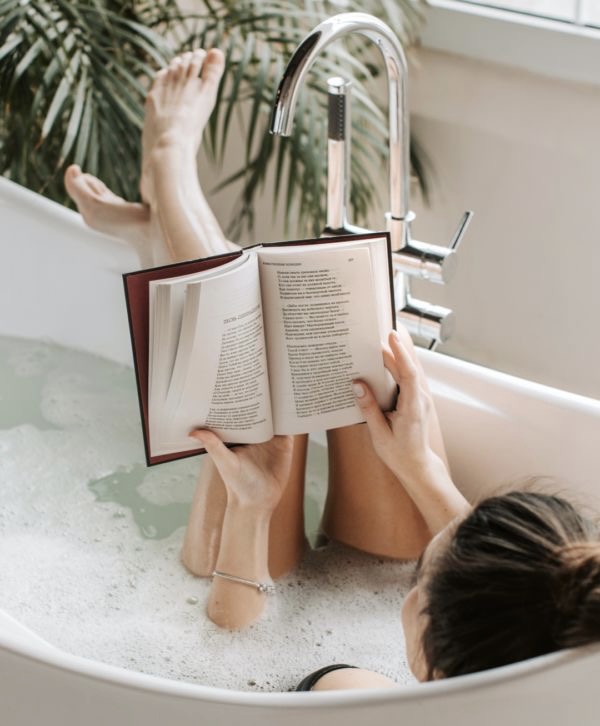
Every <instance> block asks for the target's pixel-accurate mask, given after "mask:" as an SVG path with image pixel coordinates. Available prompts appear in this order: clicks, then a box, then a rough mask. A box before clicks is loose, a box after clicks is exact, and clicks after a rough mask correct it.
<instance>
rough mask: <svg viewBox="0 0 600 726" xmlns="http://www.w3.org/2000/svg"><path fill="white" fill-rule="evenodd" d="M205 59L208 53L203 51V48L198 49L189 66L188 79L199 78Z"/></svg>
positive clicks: (193, 54)
mask: <svg viewBox="0 0 600 726" xmlns="http://www.w3.org/2000/svg"><path fill="white" fill-rule="evenodd" d="M205 58H206V51H205V50H202V48H196V50H195V51H194V52H193V53H192V57H191V59H190V63H189V66H188V78H198V76H199V75H200V69H201V68H202V64H203V63H204V59H205Z"/></svg>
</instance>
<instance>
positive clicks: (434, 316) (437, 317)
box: [397, 295, 455, 350]
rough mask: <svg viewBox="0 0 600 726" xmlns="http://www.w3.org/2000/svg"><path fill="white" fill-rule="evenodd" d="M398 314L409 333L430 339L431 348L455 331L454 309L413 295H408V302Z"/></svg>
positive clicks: (445, 339) (444, 340)
mask: <svg viewBox="0 0 600 726" xmlns="http://www.w3.org/2000/svg"><path fill="white" fill-rule="evenodd" d="M397 315H398V318H399V319H400V320H401V321H402V323H403V324H404V326H405V327H406V328H407V330H408V332H409V333H411V334H412V335H416V336H418V337H420V338H426V339H428V340H429V341H430V345H429V349H430V350H433V348H434V347H436V346H437V344H438V343H445V342H446V341H447V340H448V338H450V337H452V333H453V332H454V319H455V316H454V313H453V312H452V310H450V309H449V308H445V307H442V306H441V305H433V304H432V303H428V302H425V301H424V300H417V299H416V298H414V297H412V295H407V299H406V303H405V305H404V307H403V308H402V309H401V310H398V311H397Z"/></svg>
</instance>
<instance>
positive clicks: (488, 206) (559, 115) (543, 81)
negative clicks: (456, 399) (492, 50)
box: [411, 50, 600, 398]
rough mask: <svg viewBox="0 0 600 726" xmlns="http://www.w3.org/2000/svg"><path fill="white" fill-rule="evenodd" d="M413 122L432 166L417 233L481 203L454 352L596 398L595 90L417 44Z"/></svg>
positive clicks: (599, 329) (599, 254)
mask: <svg viewBox="0 0 600 726" xmlns="http://www.w3.org/2000/svg"><path fill="white" fill-rule="evenodd" d="M411 106H412V109H413V113H414V122H413V129H414V131H415V132H416V133H417V134H418V136H419V139H420V140H421V141H422V143H423V144H424V146H425V147H426V149H427V151H428V153H429V154H430V156H431V158H432V160H433V162H434V164H435V168H436V171H437V183H436V188H435V192H434V194H433V198H432V203H431V208H430V209H424V208H423V207H422V205H415V211H417V213H418V216H417V220H416V223H415V225H414V232H415V236H416V237H418V238H423V239H426V240H428V241H434V240H437V239H440V240H442V241H443V240H445V239H447V238H448V236H449V233H450V232H451V230H452V228H453V226H454V224H455V221H456V220H457V219H458V216H459V214H460V213H461V212H462V211H463V209H465V208H470V209H473V210H475V212H476V217H475V218H474V220H473V223H472V225H471V228H470V229H469V232H468V235H467V237H466V238H465V242H464V246H463V247H462V248H461V250H460V258H461V259H460V267H459V270H458V272H457V274H456V276H455V278H454V280H453V281H452V282H451V283H450V285H449V286H448V287H447V288H445V289H442V288H438V289H432V288H433V286H432V285H422V284H421V285H418V286H415V293H417V292H418V294H419V295H420V296H421V295H422V296H423V297H425V296H427V299H431V300H432V301H434V302H439V303H441V304H443V305H447V306H448V307H451V308H453V309H454V310H455V311H456V314H457V329H456V333H455V336H454V338H453V339H452V340H451V341H449V343H448V344H446V345H445V346H443V348H441V349H442V350H444V351H445V352H448V353H449V354H451V355H455V356H458V357H461V358H466V359H468V360H473V361H477V362H480V363H483V364H484V365H489V366H492V367H494V368H499V369H500V370H503V371H507V372H509V373H515V374H518V375H521V376H524V377H527V378H531V379H534V380H536V381H540V382H542V383H548V384H550V385H554V386H558V387H560V388H565V389H567V390H571V391H575V392H578V393H584V394H587V395H591V396H594V397H597V398H600V317H599V316H600V88H598V87H594V86H585V85H579V84H574V83H568V82H560V81H556V80H552V79H549V78H543V77H541V76H537V75H533V74H528V73H525V72H523V71H517V70H512V69H508V68H504V67H500V66H496V65H492V64H486V63H481V62H479V63H478V62H474V61H472V60H467V59H461V58H459V57H457V56H451V55H448V54H444V53H438V52H433V51H425V50H422V51H420V53H419V66H418V67H417V68H415V69H414V70H413V75H412V85H411Z"/></svg>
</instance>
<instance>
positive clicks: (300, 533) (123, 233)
mask: <svg viewBox="0 0 600 726" xmlns="http://www.w3.org/2000/svg"><path fill="white" fill-rule="evenodd" d="M223 67H224V59H223V54H222V53H221V52H220V51H219V50H217V49H213V50H210V51H208V52H205V51H203V50H197V51H194V52H193V53H192V52H190V53H186V54H184V55H182V56H180V57H177V58H175V59H174V60H173V61H172V62H171V64H170V65H169V67H168V68H165V69H163V70H161V71H159V72H158V73H157V75H156V78H155V80H154V83H153V85H152V88H151V90H150V92H149V94H148V97H147V101H146V114H145V121H144V128H143V133H142V174H141V184H140V187H141V196H142V199H143V202H142V203H133V202H127V201H125V200H123V199H121V198H120V197H117V196H116V195H115V194H113V193H112V192H111V191H110V190H109V189H108V188H107V187H106V186H105V185H104V184H103V183H102V182H101V181H100V180H99V179H96V178H95V177H93V176H91V175H90V174H85V173H83V172H82V171H81V170H80V169H79V168H78V167H77V166H74V165H73V166H71V167H69V169H67V172H66V174H65V184H66V187H67V190H68V192H69V194H70V195H71V197H72V198H73V200H74V201H75V202H76V204H77V206H78V208H79V211H80V212H81V214H82V216H83V218H84V219H85V221H86V222H87V223H88V224H89V225H90V226H91V227H93V228H95V229H98V230H100V231H102V232H106V233H108V234H111V235H113V236H116V237H120V238H122V239H124V240H127V241H128V242H129V243H131V244H132V245H133V246H134V247H135V248H136V249H137V251H138V253H139V255H140V260H141V263H142V266H146V267H147V266H150V265H160V264H166V263H168V262H174V261H181V260H188V259H193V258H199V257H204V256H207V255H212V254H218V253H223V252H226V251H228V250H233V249H238V247H237V246H236V245H234V244H233V243H231V242H229V241H228V240H227V239H226V238H225V236H224V234H223V232H222V230H221V228H220V226H219V223H218V222H217V220H216V218H215V216H214V214H213V213H212V210H211V209H210V206H209V205H208V203H207V201H206V199H205V197H204V194H203V192H202V189H201V186H200V183H199V180H198V174H197V159H196V157H197V154H198V150H199V147H200V144H201V140H202V131H203V129H204V126H205V125H206V123H207V121H208V118H209V116H210V113H211V111H212V109H213V106H214V103H215V98H216V93H217V89H218V85H219V82H220V80H221V76H222V73H223ZM352 428H354V429H356V428H357V427H352ZM358 428H360V433H361V435H362V434H363V433H366V432H363V427H358ZM431 430H432V446H433V448H434V450H436V451H437V452H438V453H439V455H440V457H441V458H442V459H443V460H444V461H445V452H444V447H443V443H442V438H441V433H440V431H439V425H438V422H437V418H436V414H435V411H433V410H432V412H431ZM368 444H369V441H368V437H367V440H366V441H363V442H362V446H361V460H362V462H363V463H364V462H366V461H368V462H369V466H372V467H373V469H374V468H375V467H377V466H378V467H379V473H380V474H382V472H383V476H379V477H374V476H372V488H373V490H372V491H369V490H368V489H366V488H365V487H363V486H362V484H361V483H360V482H359V483H358V485H355V483H354V482H351V481H349V479H348V478H347V477H345V478H344V479H343V480H342V481H340V482H339V483H334V484H332V485H331V486H330V492H329V493H330V495H331V501H332V506H331V507H329V508H328V511H329V515H328V516H329V519H330V521H329V523H330V524H331V530H332V533H333V535H334V536H336V537H338V538H340V539H342V537H340V534H339V533H340V532H343V531H344V530H347V529H348V524H350V526H351V532H352V533H353V534H354V535H356V537H357V539H358V540H359V543H358V544H356V543H355V542H354V541H351V542H350V544H353V545H355V546H358V547H359V548H361V549H365V550H366V551H368V552H375V553H378V554H384V555H388V554H390V553H389V552H388V551H387V550H386V549H382V548H381V544H382V539H385V537H382V532H385V531H387V530H389V529H390V528H391V529H393V530H395V531H398V532H400V533H401V534H402V535H403V536H406V537H408V538H410V536H412V535H411V533H412V532H413V531H414V532H416V533H417V535H418V539H416V541H414V542H413V548H412V549H413V551H412V556H415V555H416V554H417V553H418V552H420V551H421V549H422V547H423V546H424V543H425V542H426V540H427V536H428V533H427V531H426V527H425V524H424V523H423V520H422V519H421V518H420V517H419V516H418V513H416V511H415V508H414V507H413V505H412V503H411V500H410V499H409V497H408V495H407V494H405V493H404V490H403V489H402V488H401V487H395V482H394V480H393V478H391V477H390V475H389V472H388V471H387V469H386V468H385V467H384V466H383V465H382V464H381V463H380V461H379V459H378V458H377V456H376V454H375V452H373V451H372V450H371V451H370V455H369V457H368V458H367V457H366V456H365V446H366V445H368ZM291 446H292V449H293V455H292V463H291V465H290V469H289V475H288V478H287V482H286V485H285V487H284V489H283V492H282V496H281V499H280V501H279V503H278V505H277V508H276V510H275V512H274V513H273V516H272V518H271V522H270V527H269V569H270V572H271V575H272V576H273V577H274V578H278V577H280V576H281V575H282V574H284V573H286V572H288V571H290V570H291V569H292V568H293V567H294V566H295V564H296V563H297V562H298V560H299V559H300V557H301V556H302V554H303V551H304V548H305V543H306V540H305V534H304V517H303V498H304V461H305V451H306V437H303V436H298V437H294V440H293V443H292V444H291ZM390 479H391V483H392V485H391V486H390V485H389V480H390ZM379 482H382V484H383V485H384V486H383V487H382V489H383V491H380V492H379V494H378V495H376V496H374V495H373V492H374V490H375V486H376V485H379ZM226 504H227V492H226V489H225V487H224V485H223V482H222V480H221V477H220V476H219V474H218V472H217V470H216V469H215V467H214V465H213V464H212V462H211V461H205V462H204V465H203V466H202V469H201V473H200V481H199V483H198V486H197V489H196V493H195V496H194V502H193V505H192V511H191V514H190V520H189V525H188V528H187V531H186V535H185V539H184V545H183V552H182V559H183V562H184V564H185V565H186V567H187V568H188V569H189V570H190V571H191V572H193V573H194V574H196V575H199V576H210V575H211V573H212V572H213V571H214V569H215V566H216V563H217V557H218V555H219V549H220V545H221V541H222V536H221V528H222V527H223V524H224V517H225V511H226ZM384 520H385V521H386V524H387V529H385V528H384V527H383V524H384ZM399 522H401V523H402V526H400V527H399V526H398V523H399ZM344 541H346V540H344ZM385 544H386V542H384V545H385Z"/></svg>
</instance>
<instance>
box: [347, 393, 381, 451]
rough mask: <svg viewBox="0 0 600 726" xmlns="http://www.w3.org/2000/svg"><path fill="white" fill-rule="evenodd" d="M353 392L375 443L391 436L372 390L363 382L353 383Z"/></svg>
mask: <svg viewBox="0 0 600 726" xmlns="http://www.w3.org/2000/svg"><path fill="white" fill-rule="evenodd" d="M352 390H353V391H354V398H355V400H356V404H357V406H358V407H359V408H360V410H361V411H362V413H363V415H364V417H365V420H366V422H367V426H368V427H369V432H370V433H371V438H372V439H373V443H376V442H377V441H382V440H383V437H384V436H389V433H390V426H389V424H388V420H387V418H386V416H385V415H384V413H383V412H382V410H381V409H380V408H379V404H378V403H377V401H376V400H375V396H374V395H373V394H372V392H371V389H370V388H369V386H368V385H367V384H366V383H364V382H363V381H353V382H352Z"/></svg>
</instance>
